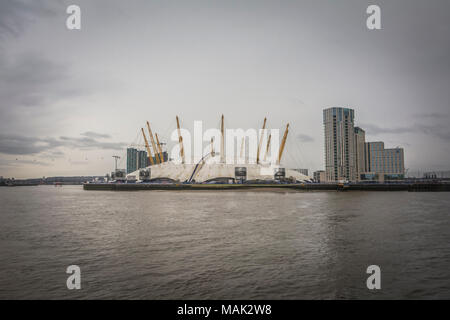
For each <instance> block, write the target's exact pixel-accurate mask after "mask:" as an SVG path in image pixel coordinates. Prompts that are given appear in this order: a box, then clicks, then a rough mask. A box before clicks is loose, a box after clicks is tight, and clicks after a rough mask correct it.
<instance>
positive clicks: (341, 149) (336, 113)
mask: <svg viewBox="0 0 450 320" xmlns="http://www.w3.org/2000/svg"><path fill="white" fill-rule="evenodd" d="M354 115H355V113H354V110H353V109H349V108H328V109H325V110H323V124H324V131H325V172H326V179H327V181H339V180H349V181H354V180H355V179H356V170H355V165H356V161H355V142H354V140H355V128H354V117H355V116H354Z"/></svg>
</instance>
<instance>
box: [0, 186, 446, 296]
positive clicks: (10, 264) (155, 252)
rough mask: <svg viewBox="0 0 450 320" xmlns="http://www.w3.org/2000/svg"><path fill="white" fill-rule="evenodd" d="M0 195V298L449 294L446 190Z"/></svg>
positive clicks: (9, 191)
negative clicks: (73, 271)
mask: <svg viewBox="0 0 450 320" xmlns="http://www.w3.org/2000/svg"><path fill="white" fill-rule="evenodd" d="M0 203H1V211H0V212H1V213H0V257H1V262H0V298H2V299H5V298H20V299H23V298H25V299H28V298H50V299H54V298H63V299H65V298H77V299H78V298H94V299H95V298H123V299H130V298H137V299H140V298H143V299H169V298H170V299H176V298H188V299H195V298H197V299H204V298H217V299H221V298H224V299H238V298H239V299H253V298H255V299H257V298H272V299H283V298H284V299H303V298H313V299H323V298H325V299H329V298H342V299H361V298H411V299H413V298H419V299H420V298H447V299H448V298H450V280H449V279H450V246H449V243H450V219H449V218H450V216H449V215H450V213H449V210H448V208H449V207H450V197H449V195H448V193H408V192H305V193H297V192H286V193H284V192H274V193H271V192H242V191H241V192H233V191H224V192H203V191H195V192H182V191H180V192H170V191H169V192H168V191H153V192H148V191H139V192H102V191H83V190H82V188H81V187H80V186H64V187H62V188H54V187H51V186H39V187H20V188H19V187H17V188H6V187H4V188H0ZM72 264H76V265H79V266H80V267H81V278H82V281H81V286H82V289H81V290H71V291H69V290H68V289H67V288H66V279H67V277H68V275H67V274H66V273H65V271H66V268H67V266H69V265H72ZM372 264H376V265H379V266H380V267H381V272H382V289H381V290H379V291H375V292H374V291H369V290H368V289H367V288H366V279H367V277H368V275H367V274H366V273H365V271H366V268H367V266H369V265H372Z"/></svg>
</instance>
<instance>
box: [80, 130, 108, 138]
mask: <svg viewBox="0 0 450 320" xmlns="http://www.w3.org/2000/svg"><path fill="white" fill-rule="evenodd" d="M81 135H82V136H85V137H88V138H94V139H100V138H104V139H109V138H111V136H110V135H109V134H104V133H97V132H93V131H87V132H83V133H82V134H81Z"/></svg>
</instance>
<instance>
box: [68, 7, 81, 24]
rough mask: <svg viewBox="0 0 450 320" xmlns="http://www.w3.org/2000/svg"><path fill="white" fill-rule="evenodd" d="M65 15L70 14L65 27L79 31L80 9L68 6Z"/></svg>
mask: <svg viewBox="0 0 450 320" xmlns="http://www.w3.org/2000/svg"><path fill="white" fill-rule="evenodd" d="M66 13H67V14H70V16H68V17H67V20H66V27H67V29H69V30H80V29H81V8H80V7H79V6H77V5H74V4H72V5H70V6H68V7H67V9H66Z"/></svg>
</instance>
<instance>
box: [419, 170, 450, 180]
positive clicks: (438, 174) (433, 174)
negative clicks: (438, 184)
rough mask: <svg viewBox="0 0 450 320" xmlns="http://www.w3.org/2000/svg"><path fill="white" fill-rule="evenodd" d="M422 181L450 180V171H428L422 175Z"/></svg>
mask: <svg viewBox="0 0 450 320" xmlns="http://www.w3.org/2000/svg"><path fill="white" fill-rule="evenodd" d="M423 178H424V179H450V171H430V172H425V173H424V174H423Z"/></svg>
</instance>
